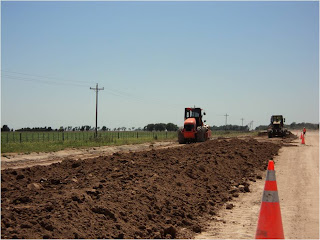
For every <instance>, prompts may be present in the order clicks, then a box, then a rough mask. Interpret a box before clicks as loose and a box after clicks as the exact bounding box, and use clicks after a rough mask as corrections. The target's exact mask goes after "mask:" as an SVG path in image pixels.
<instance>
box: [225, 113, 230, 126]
mask: <svg viewBox="0 0 320 240" xmlns="http://www.w3.org/2000/svg"><path fill="white" fill-rule="evenodd" d="M224 116H226V129H225V130H227V124H228V116H229V115H228V114H227V113H226V115H224Z"/></svg>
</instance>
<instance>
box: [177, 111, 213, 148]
mask: <svg viewBox="0 0 320 240" xmlns="http://www.w3.org/2000/svg"><path fill="white" fill-rule="evenodd" d="M201 111H202V109H201V108H185V110H184V126H183V128H181V129H179V130H178V141H179V143H190V142H204V141H206V140H207V139H209V138H210V137H211V130H210V127H209V126H208V125H207V124H204V123H205V122H206V120H204V121H202V113H201ZM203 115H206V113H205V112H203Z"/></svg>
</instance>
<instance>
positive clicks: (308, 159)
mask: <svg viewBox="0 0 320 240" xmlns="http://www.w3.org/2000/svg"><path fill="white" fill-rule="evenodd" d="M295 134H298V132H295ZM300 141H301V140H299V139H297V140H295V141H294V142H292V143H291V144H285V146H284V147H282V148H281V149H280V151H279V155H278V156H276V157H275V158H274V161H275V170H276V179H277V185H278V192H279V197H280V207H281V214H282V222H283V228H284V234H285V238H289V239H319V133H318V132H308V134H307V136H306V145H301V144H300ZM265 175H266V172H264V173H263V179H261V180H259V179H257V181H256V182H254V183H252V184H251V186H250V190H251V192H250V193H245V194H240V196H239V198H238V199H236V200H234V201H232V202H231V203H232V204H234V206H235V207H234V208H233V209H232V210H227V209H226V208H223V209H222V210H220V212H219V213H218V215H217V216H215V217H213V218H212V221H210V222H208V225H207V229H206V230H205V231H203V232H202V233H201V234H198V235H196V237H195V238H202V239H203V238H215V239H227V238H238V239H248V238H251V239H253V238H255V233H256V227H257V222H258V215H259V211H260V204H261V197H262V192H263V188H264V184H265Z"/></svg>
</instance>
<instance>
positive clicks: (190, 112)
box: [184, 108, 205, 128]
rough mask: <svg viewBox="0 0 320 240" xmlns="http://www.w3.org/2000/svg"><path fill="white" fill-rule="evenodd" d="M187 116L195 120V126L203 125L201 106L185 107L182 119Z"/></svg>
mask: <svg viewBox="0 0 320 240" xmlns="http://www.w3.org/2000/svg"><path fill="white" fill-rule="evenodd" d="M204 115H205V113H204ZM188 118H194V119H195V120H196V128H197V127H199V126H203V122H202V114H201V108H185V110H184V120H186V119H188Z"/></svg>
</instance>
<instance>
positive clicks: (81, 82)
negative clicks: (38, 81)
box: [1, 70, 89, 84]
mask: <svg viewBox="0 0 320 240" xmlns="http://www.w3.org/2000/svg"><path fill="white" fill-rule="evenodd" d="M1 72H7V73H9V74H12V73H13V74H19V75H25V76H31V77H36V78H46V79H53V80H59V81H64V82H74V83H80V84H89V83H88V82H84V81H75V80H70V79H63V78H56V77H49V76H43V75H37V74H29V73H22V72H16V71H8V70H1ZM18 77H20V76H18Z"/></svg>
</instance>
